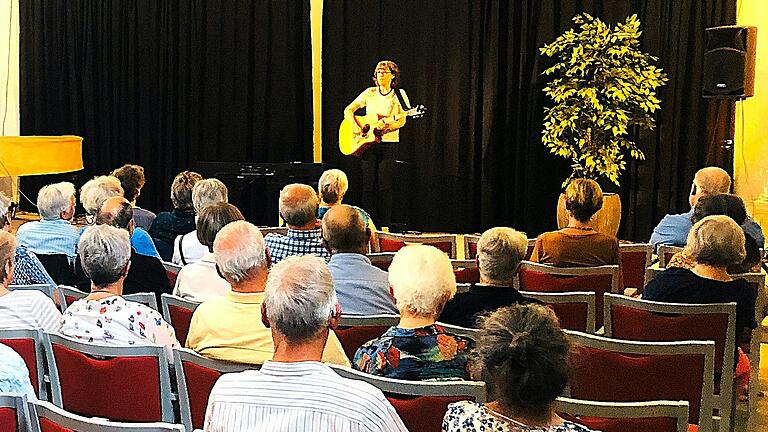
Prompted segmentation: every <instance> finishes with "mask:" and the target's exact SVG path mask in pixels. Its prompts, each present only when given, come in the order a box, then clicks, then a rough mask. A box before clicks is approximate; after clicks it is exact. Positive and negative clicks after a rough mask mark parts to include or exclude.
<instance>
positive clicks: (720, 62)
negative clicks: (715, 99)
mask: <svg viewBox="0 0 768 432" xmlns="http://www.w3.org/2000/svg"><path fill="white" fill-rule="evenodd" d="M745 62H746V55H745V53H744V51H740V50H736V49H733V48H717V49H713V50H711V51H707V52H706V53H704V70H706V71H707V73H705V74H704V91H706V92H709V93H711V94H714V95H722V96H738V95H740V94H742V93H744V64H745Z"/></svg>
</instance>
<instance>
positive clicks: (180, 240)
mask: <svg viewBox="0 0 768 432" xmlns="http://www.w3.org/2000/svg"><path fill="white" fill-rule="evenodd" d="M182 252H184V262H182V261H181V253H182ZM207 253H208V246H205V245H203V244H202V243H200V240H198V239H197V231H192V232H190V233H187V234H184V235H180V236H176V239H175V240H174V241H173V258H171V262H172V263H174V264H179V265H187V264H192V263H193V262H196V261H197V260H199V259H200V258H202V257H203V255H205V254H207Z"/></svg>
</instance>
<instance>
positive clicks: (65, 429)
mask: <svg viewBox="0 0 768 432" xmlns="http://www.w3.org/2000/svg"><path fill="white" fill-rule="evenodd" d="M29 412H30V415H31V417H32V421H31V423H32V425H33V426H34V427H33V428H32V430H36V431H38V432H184V427H183V426H182V425H177V424H170V423H160V422H157V423H119V422H115V421H112V420H106V419H99V418H89V417H83V416H79V415H77V414H73V413H70V412H67V411H65V410H63V409H61V408H59V407H57V406H55V405H53V404H51V403H48V402H40V401H32V402H30V403H29ZM2 430H3V431H5V429H2Z"/></svg>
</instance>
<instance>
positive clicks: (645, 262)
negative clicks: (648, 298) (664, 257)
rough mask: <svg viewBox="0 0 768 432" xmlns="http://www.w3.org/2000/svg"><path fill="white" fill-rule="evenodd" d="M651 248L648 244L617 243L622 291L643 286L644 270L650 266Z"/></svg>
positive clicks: (639, 288) (638, 288) (639, 289)
mask: <svg viewBox="0 0 768 432" xmlns="http://www.w3.org/2000/svg"><path fill="white" fill-rule="evenodd" d="M652 257H653V246H652V245H650V244H648V243H619V261H620V262H621V265H620V266H619V267H620V268H621V280H622V283H623V284H624V286H623V287H622V288H623V289H627V288H636V289H637V290H638V291H642V290H643V287H644V286H645V269H647V268H648V267H650V266H651V259H652Z"/></svg>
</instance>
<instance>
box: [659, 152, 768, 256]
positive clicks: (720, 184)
mask: <svg viewBox="0 0 768 432" xmlns="http://www.w3.org/2000/svg"><path fill="white" fill-rule="evenodd" d="M730 190H731V177H730V176H729V175H728V173H727V172H726V171H725V170H724V169H722V168H718V167H705V168H702V169H700V170H699V171H697V172H696V175H695V176H694V178H693V185H692V186H691V194H690V196H689V197H688V202H689V203H690V204H691V210H690V211H688V212H687V213H682V214H668V215H666V216H664V218H663V219H661V221H660V222H659V224H658V225H656V228H654V229H653V234H651V240H650V243H651V244H652V245H653V247H654V249H656V248H658V246H659V245H662V244H663V245H671V246H685V241H686V238H687V236H688V231H690V230H691V226H692V225H693V222H691V216H693V209H694V207H695V206H696V203H697V202H698V201H699V199H700V198H701V197H703V196H706V195H715V194H726V193H728V192H730ZM741 226H742V228H744V231H745V232H746V233H747V234H749V235H750V236H751V237H752V238H753V239H755V241H756V242H757V244H758V247H763V244H764V243H765V237H764V236H763V230H762V228H760V225H758V224H757V222H755V220H754V219H752V218H751V217H747V218H746V219H745V220H744V222H743V223H742V224H741Z"/></svg>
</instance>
